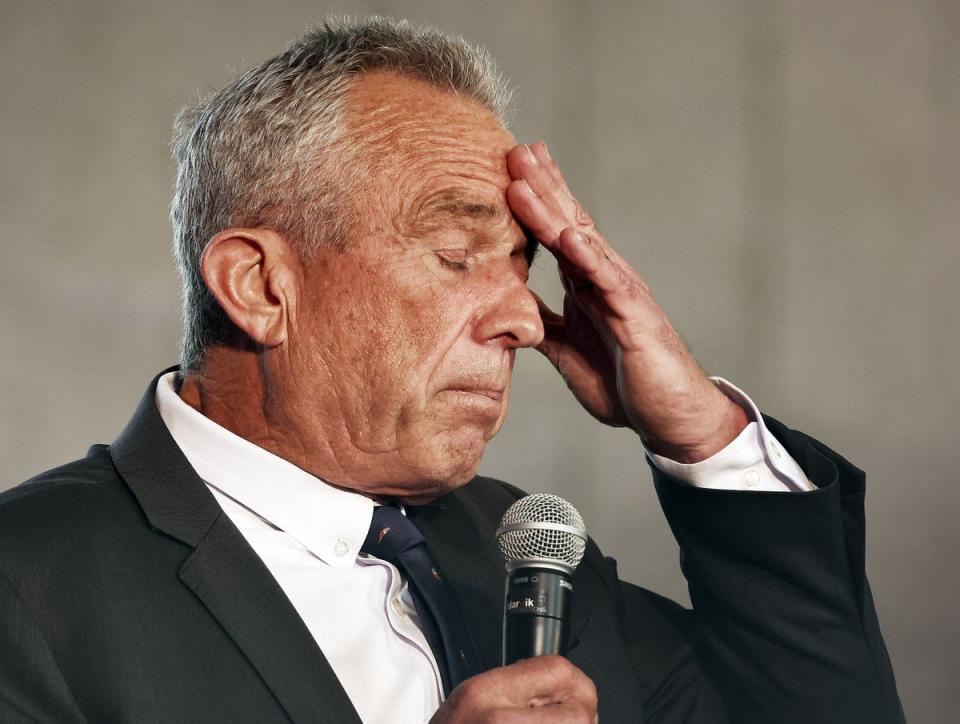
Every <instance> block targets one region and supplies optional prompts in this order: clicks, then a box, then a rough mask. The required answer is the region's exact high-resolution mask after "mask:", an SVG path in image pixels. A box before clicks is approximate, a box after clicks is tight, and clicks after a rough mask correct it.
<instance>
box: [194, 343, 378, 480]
mask: <svg viewBox="0 0 960 724" xmlns="http://www.w3.org/2000/svg"><path fill="white" fill-rule="evenodd" d="M266 368H267V360H265V359H264V354H263V353H262V352H258V351H255V350H250V349H232V348H228V347H215V348H213V349H211V350H209V352H208V353H207V355H206V356H205V358H204V362H203V366H202V368H201V370H200V371H199V372H196V373H191V374H189V375H187V376H186V377H184V379H183V384H182V385H181V387H180V390H179V395H180V398H181V399H182V400H183V401H184V402H186V403H187V404H188V405H190V407H192V408H193V409H195V410H197V412H199V413H200V414H202V415H204V416H205V417H207V418H209V419H211V420H213V421H214V422H215V423H217V424H218V425H220V426H221V427H223V428H226V429H227V430H229V431H230V432H232V433H234V434H235V435H237V436H239V437H242V438H243V439H244V440H247V441H249V442H251V443H253V444H254V445H257V446H258V447H261V448H263V449H264V450H268V451H269V452H271V453H273V454H274V455H276V456H277V457H280V458H283V459H284V460H287V461H288V462H291V463H293V464H294V465H296V466H297V467H299V468H301V469H303V470H306V471H307V472H309V473H311V474H312V475H316V476H317V477H319V478H322V479H323V480H324V481H326V482H329V483H330V484H331V485H336V486H337V487H343V488H345V489H348V490H355V487H354V485H353V484H352V483H353V482H354V481H352V480H351V478H350V476H349V474H348V473H347V471H345V470H343V469H342V468H341V466H340V465H338V464H337V455H336V453H335V450H334V449H333V448H332V447H331V446H329V445H328V444H327V443H326V438H325V437H324V436H319V437H320V438H321V439H320V441H318V440H317V439H316V437H317V436H310V437H307V436H305V435H303V434H302V433H301V432H300V430H299V428H298V426H297V425H296V424H295V423H294V422H293V421H292V420H291V419H290V417H289V415H288V414H287V412H286V410H285V409H284V408H283V406H282V404H279V403H280V402H282V399H283V397H284V395H282V394H280V393H277V392H276V391H275V390H273V389H271V383H270V379H269V374H268V373H267V372H266V371H265V370H266ZM327 422H330V421H329V420H327ZM355 492H363V491H362V490H355Z"/></svg>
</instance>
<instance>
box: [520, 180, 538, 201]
mask: <svg viewBox="0 0 960 724" xmlns="http://www.w3.org/2000/svg"><path fill="white" fill-rule="evenodd" d="M520 183H522V184H523V187H524V188H525V189H526V190H527V191H529V192H530V195H531V196H534V197H536V198H538V199H539V198H540V195H539V194H538V193H537V192H536V191H534V190H533V186H531V185H530V184H529V183H527V180H526V179H520Z"/></svg>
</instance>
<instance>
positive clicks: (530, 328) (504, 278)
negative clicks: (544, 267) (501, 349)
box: [475, 270, 543, 349]
mask: <svg viewBox="0 0 960 724" xmlns="http://www.w3.org/2000/svg"><path fill="white" fill-rule="evenodd" d="M489 283H490V285H491V286H490V287H489V288H490V290H491V292H492V293H491V296H490V299H489V303H488V304H487V305H486V307H485V309H484V310H483V311H482V312H481V316H480V319H479V321H478V323H477V325H476V327H475V332H476V334H477V336H478V341H480V342H481V343H485V342H488V341H490V340H498V341H501V342H503V343H504V344H505V346H506V347H507V348H508V349H516V348H519V347H536V346H537V345H538V344H540V342H542V341H543V321H542V320H541V319H540V309H539V308H538V307H537V300H536V299H535V298H534V296H533V293H532V292H531V291H530V290H529V289H528V288H527V285H526V281H525V280H524V279H523V278H521V277H520V276H519V275H517V273H516V271H514V270H510V271H504V270H501V276H499V278H498V279H496V280H494V279H489Z"/></svg>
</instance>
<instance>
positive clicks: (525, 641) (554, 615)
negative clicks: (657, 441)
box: [430, 494, 597, 724]
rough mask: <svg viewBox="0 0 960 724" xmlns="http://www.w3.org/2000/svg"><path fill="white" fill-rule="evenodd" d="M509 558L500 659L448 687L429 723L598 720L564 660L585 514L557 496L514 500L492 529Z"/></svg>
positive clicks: (591, 698)
mask: <svg viewBox="0 0 960 724" xmlns="http://www.w3.org/2000/svg"><path fill="white" fill-rule="evenodd" d="M497 540H498V543H499V544H500V549H501V551H503V554H504V557H505V558H506V568H507V582H506V595H505V597H504V613H503V619H504V620H503V663H504V665H503V666H502V667H500V668H497V669H492V670H490V671H486V672H484V673H482V674H479V675H478V676H474V677H472V678H470V679H467V680H466V681H464V682H463V683H462V684H461V685H460V686H458V687H457V688H456V689H454V690H453V692H452V693H451V695H450V698H449V699H448V700H447V701H446V702H444V704H443V706H441V707H440V709H439V711H437V713H436V715H434V717H433V718H432V719H431V720H430V721H431V724H453V723H454V722H473V721H476V722H480V721H484V722H486V721H499V719H498V717H499V716H503V717H504V718H505V720H509V721H516V720H518V719H520V720H522V721H529V722H538V721H543V722H584V723H587V724H594V723H595V722H596V721H597V690H596V687H595V686H594V684H593V682H592V681H591V680H590V678H589V677H587V675H586V674H584V673H583V672H582V671H580V669H578V668H577V667H576V666H574V665H573V664H571V663H570V662H569V661H568V660H567V659H565V658H564V657H563V654H565V653H566V651H567V645H568V642H569V628H568V624H569V620H570V608H571V603H572V595H573V583H572V580H571V578H572V575H573V571H574V569H576V567H577V565H578V564H579V563H580V560H581V559H582V558H583V553H584V551H585V550H586V541H587V534H586V531H585V530H584V525H583V519H582V518H581V517H580V514H579V513H578V512H577V510H576V508H574V507H573V506H572V505H570V503H568V502H567V501H566V500H564V499H563V498H559V497H557V496H555V495H546V494H538V495H528V496H527V497H525V498H521V499H520V500H518V501H517V502H516V503H514V504H513V505H512V506H510V508H509V509H508V510H507V512H506V513H505V514H504V516H503V520H502V521H501V524H500V529H499V530H498V531H497Z"/></svg>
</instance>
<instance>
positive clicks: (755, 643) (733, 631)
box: [622, 418, 904, 724]
mask: <svg viewBox="0 0 960 724" xmlns="http://www.w3.org/2000/svg"><path fill="white" fill-rule="evenodd" d="M766 422H767V426H768V428H769V429H770V430H771V431H772V432H773V433H774V435H776V437H777V438H778V439H779V440H780V441H781V443H783V445H784V446H785V447H786V448H787V450H788V452H789V453H790V454H791V455H792V456H793V457H794V459H795V460H797V462H798V463H800V465H801V467H803V469H804V472H805V473H806V475H807V476H808V477H809V479H810V480H811V481H812V482H813V483H814V484H815V485H816V486H817V489H816V490H813V491H810V492H804V493H794V494H784V493H778V492H769V493H764V492H737V491H729V490H714V489H703V488H693V487H689V486H688V485H685V484H683V483H681V482H679V481H677V480H674V479H672V478H670V477H669V476H667V475H666V474H664V473H663V472H661V471H660V470H658V469H657V468H656V467H655V466H653V465H651V467H652V468H653V475H654V482H655V485H656V490H657V494H658V496H659V498H660V502H661V505H662V506H663V510H664V513H665V515H666V517H667V521H668V522H669V524H670V527H671V529H672V531H673V533H674V535H675V536H676V539H677V541H678V543H679V545H680V553H681V568H682V570H683V573H684V575H685V576H686V578H687V581H688V583H689V589H690V599H691V601H692V603H693V611H692V612H688V611H683V610H682V609H679V607H678V609H677V610H669V611H666V613H665V615H666V620H667V621H670V622H672V623H670V625H668V626H667V627H666V628H667V632H666V633H664V634H662V635H661V638H663V637H667V639H669V640H667V641H664V642H663V644H662V648H663V652H661V653H660V654H657V653H656V652H653V655H652V656H651V652H650V651H649V650H647V651H645V652H644V653H643V654H642V655H641V654H639V653H637V652H636V648H635V647H636V646H637V643H636V642H638V641H640V640H642V638H640V637H642V636H649V632H643V631H642V630H641V629H642V628H643V623H642V619H643V616H638V615H637V612H636V610H635V609H636V605H637V604H636V602H637V601H639V600H640V597H639V596H638V594H637V590H636V589H634V588H633V587H632V586H629V585H628V584H624V587H623V599H622V600H623V605H624V609H623V610H624V616H623V623H622V626H623V629H624V636H625V638H626V640H627V642H628V647H630V648H631V650H632V653H631V656H632V658H633V660H634V662H635V663H634V668H635V670H636V671H637V675H638V685H639V687H640V689H641V693H642V695H643V696H644V698H645V711H646V713H647V716H648V720H652V721H664V722H667V721H669V722H701V721H704V722H706V721H727V720H729V721H732V722H737V723H738V724H750V723H756V724H760V723H764V724H766V723H770V722H777V723H778V724H788V723H793V722H796V723H797V724H800V723H801V722H803V723H805V724H808V723H809V722H818V724H832V723H834V722H836V723H837V724H841V723H842V724H857V723H859V722H870V723H871V724H894V723H899V722H903V721H904V719H903V712H902V709H901V707H900V703H899V700H898V697H897V692H896V685H895V683H894V677H893V670H892V667H891V665H890V660H889V657H888V656H887V652H886V648H885V646H884V644H883V639H882V637H881V634H880V628H879V624H878V621H877V615H876V611H875V609H874V605H873V600H872V598H871V595H870V589H869V586H868V584H867V580H866V574H865V572H864V511H863V498H864V474H863V473H862V472H861V471H860V470H857V469H856V468H855V467H854V466H853V465H851V464H850V463H848V462H847V461H846V460H844V459H843V458H841V457H840V456H839V455H837V454H836V453H834V452H832V451H830V450H829V449H827V448H826V447H824V446H823V445H821V444H820V443H818V442H816V441H815V440H813V439H811V438H809V437H807V436H805V435H803V434H801V433H797V432H794V431H791V430H789V429H787V428H786V427H784V426H783V425H782V424H780V423H778V422H776V421H775V420H772V419H769V418H767V420H766ZM643 605H646V606H648V607H649V602H645V603H644V604H643ZM663 605H664V606H665V605H666V604H663ZM645 646H647V647H648V646H649V645H648V644H645ZM638 662H643V664H640V663H638ZM650 662H654V663H653V664H651V663H650ZM644 667H646V668H644Z"/></svg>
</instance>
